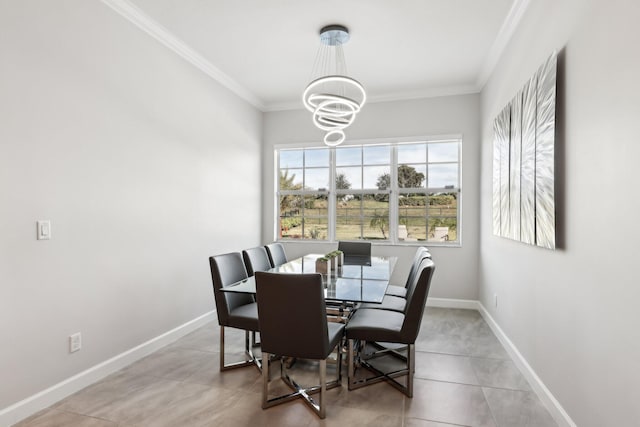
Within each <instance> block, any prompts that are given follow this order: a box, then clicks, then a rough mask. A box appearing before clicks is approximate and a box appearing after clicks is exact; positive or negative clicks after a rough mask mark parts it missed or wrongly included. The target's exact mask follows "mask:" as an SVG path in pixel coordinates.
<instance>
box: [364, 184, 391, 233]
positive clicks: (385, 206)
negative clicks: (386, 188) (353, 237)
mask: <svg viewBox="0 0 640 427" xmlns="http://www.w3.org/2000/svg"><path fill="white" fill-rule="evenodd" d="M386 196H387V195H386V194H370V195H366V196H364V200H363V203H362V205H363V206H362V213H363V216H364V218H363V236H362V237H363V238H364V239H367V240H369V239H374V240H387V239H388V238H389V198H388V197H386Z"/></svg>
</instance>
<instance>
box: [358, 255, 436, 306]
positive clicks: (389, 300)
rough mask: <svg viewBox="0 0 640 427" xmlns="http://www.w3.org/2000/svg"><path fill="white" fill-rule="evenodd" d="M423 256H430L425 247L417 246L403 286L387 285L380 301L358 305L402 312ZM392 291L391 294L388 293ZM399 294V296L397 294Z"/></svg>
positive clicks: (414, 282) (414, 284)
mask: <svg viewBox="0 0 640 427" xmlns="http://www.w3.org/2000/svg"><path fill="white" fill-rule="evenodd" d="M425 258H431V254H430V253H429V251H428V250H427V249H426V248H422V247H421V248H418V250H417V251H416V254H415V256H414V257H413V262H412V264H411V268H410V269H409V276H408V277H407V283H406V285H405V286H404V287H402V286H393V285H389V286H388V287H387V293H386V295H385V296H384V298H383V299H382V302H381V303H364V304H361V305H360V308H372V309H376V310H393V311H399V312H401V313H404V311H405V309H406V307H407V299H406V298H407V294H408V293H409V292H411V287H412V286H416V284H417V283H416V281H415V276H416V273H417V271H418V268H419V267H420V263H421V262H422V260H423V259H425ZM389 292H392V293H393V294H392V295H389ZM399 295H401V296H399Z"/></svg>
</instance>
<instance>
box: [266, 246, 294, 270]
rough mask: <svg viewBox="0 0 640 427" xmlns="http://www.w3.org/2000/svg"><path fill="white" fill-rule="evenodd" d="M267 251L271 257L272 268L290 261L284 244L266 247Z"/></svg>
mask: <svg viewBox="0 0 640 427" xmlns="http://www.w3.org/2000/svg"><path fill="white" fill-rule="evenodd" d="M265 249H266V250H267V254H268V255H269V261H271V267H278V266H279V265H282V264H285V263H286V262H287V261H289V260H288V259H287V254H286V252H285V251H284V246H283V245H282V243H270V244H268V245H265Z"/></svg>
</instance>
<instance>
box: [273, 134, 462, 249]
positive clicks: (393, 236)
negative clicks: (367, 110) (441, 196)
mask: <svg viewBox="0 0 640 427" xmlns="http://www.w3.org/2000/svg"><path fill="white" fill-rule="evenodd" d="M462 141H463V138H462V135H460V134H452V135H439V136H430V137H424V136H420V137H409V138H390V139H376V140H360V141H351V142H349V143H344V144H341V145H340V147H348V146H354V147H358V146H374V145H390V146H391V154H390V156H391V158H390V179H391V188H390V189H388V190H378V189H349V190H337V189H336V188H335V178H336V169H337V166H336V150H335V148H333V147H331V148H329V183H330V186H329V188H328V189H327V191H319V190H304V189H303V190H293V191H280V189H279V188H278V187H279V174H280V156H279V153H280V151H281V150H304V149H310V148H328V147H327V146H326V145H323V144H322V143H300V144H286V145H285V144H279V145H276V146H275V147H274V160H275V165H274V166H275V174H274V179H275V186H274V187H275V197H274V200H275V206H274V215H275V228H274V233H275V235H274V240H277V241H280V242H302V243H314V242H318V243H335V242H336V241H337V240H336V214H337V211H336V209H337V208H336V197H337V195H339V194H367V195H368V194H389V236H388V239H387V240H367V241H370V242H372V243H373V244H380V245H401V246H424V245H428V246H444V247H461V246H462V169H463V165H462V148H463V144H462ZM442 142H447V143H454V142H457V143H458V159H457V162H453V161H451V162H434V163H429V161H428V157H427V159H426V163H425V164H426V169H427V170H426V172H427V176H426V177H425V179H426V180H427V187H425V188H415V189H411V188H402V189H400V188H399V187H398V175H397V174H398V166H399V164H398V150H397V147H398V146H400V145H405V144H419V143H426V144H431V143H442ZM427 156H428V154H427ZM416 163H421V162H416ZM454 163H457V165H458V186H457V187H455V188H446V187H445V188H435V187H429V186H428V185H429V184H428V183H429V165H430V164H454ZM361 166H364V163H362V164H361ZM303 169H304V167H303ZM402 193H424V194H425V195H426V197H427V200H428V195H429V194H430V193H457V203H456V205H457V213H456V221H457V222H456V237H457V239H456V240H455V241H445V242H437V241H429V240H420V241H415V242H414V241H405V240H398V226H399V225H400V217H399V211H398V197H399V195H400V194H402ZM286 194H295V195H301V196H303V197H304V196H311V195H318V194H323V195H326V196H327V200H328V218H327V221H328V224H327V227H328V229H327V238H326V239H322V240H321V239H305V238H302V239H297V238H280V237H279V235H280V233H279V229H280V196H281V195H286ZM427 211H428V207H427ZM427 218H429V215H428V214H427ZM427 239H428V236H427Z"/></svg>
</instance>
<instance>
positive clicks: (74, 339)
mask: <svg viewBox="0 0 640 427" xmlns="http://www.w3.org/2000/svg"><path fill="white" fill-rule="evenodd" d="M81 348H82V335H81V334H80V332H77V333H75V334H73V335H69V353H74V352H76V351H78V350H80V349H81Z"/></svg>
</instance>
